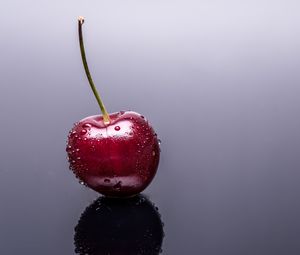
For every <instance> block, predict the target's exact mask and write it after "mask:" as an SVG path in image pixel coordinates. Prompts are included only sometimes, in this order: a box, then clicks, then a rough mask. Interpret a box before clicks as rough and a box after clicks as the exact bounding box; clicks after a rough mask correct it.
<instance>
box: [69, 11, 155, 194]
mask: <svg viewBox="0 0 300 255" xmlns="http://www.w3.org/2000/svg"><path fill="white" fill-rule="evenodd" d="M83 23H84V19H83V18H82V17H79V19H78V32H79V43H80V50H81V56H82V61H83V65H84V69H85V72H86V75H87V78H88V81H89V84H90V86H91V88H92V90H93V92H94V95H95V97H96V99H97V102H98V104H99V106H100V109H101V112H102V115H95V116H89V117H87V118H84V119H82V120H80V121H79V122H78V123H75V124H74V127H73V128H72V130H71V131H70V132H69V136H68V143H67V149H66V150H67V153H68V158H69V163H70V169H72V170H73V172H74V174H75V175H76V177H77V178H79V180H80V181H81V182H82V183H83V184H85V185H86V186H88V187H90V188H91V189H93V190H95V191H97V192H99V193H101V194H103V195H106V196H111V197H128V196H133V195H136V194H138V193H140V192H141V191H143V190H144V189H145V188H146V187H147V186H148V185H149V184H150V182H151V181H152V179H153V178H154V176H155V174H156V171H157V167H158V164H159V154H160V149H159V140H158V138H157V135H156V133H155V132H154V130H153V128H152V127H151V125H150V124H149V122H148V121H147V119H146V118H145V117H144V116H142V115H140V114H138V113H136V112H133V111H120V112H117V113H112V114H108V113H107V111H106V109H105V106H104V104H103V102H102V100H101V98H100V96H99V94H98V92H97V90H96V87H95V85H94V83H93V80H92V78H91V75H90V72H89V68H88V65H87V61H86V57H85V50H84V44H83V37H82V24H83Z"/></svg>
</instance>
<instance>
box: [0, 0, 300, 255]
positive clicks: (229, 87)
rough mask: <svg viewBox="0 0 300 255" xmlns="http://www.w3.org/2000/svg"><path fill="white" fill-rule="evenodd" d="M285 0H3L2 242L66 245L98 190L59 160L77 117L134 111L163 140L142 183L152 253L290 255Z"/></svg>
mask: <svg viewBox="0 0 300 255" xmlns="http://www.w3.org/2000/svg"><path fill="white" fill-rule="evenodd" d="M299 8H300V3H299V1H296V0H295V1H292V0H285V1H283V0H281V1H276V0H273V1H271V0H259V1H258V0H254V1H253V0H251V1H250V0H245V1H237V0H236V1H232V0H229V1H221V0H206V1H199V0H197V1H196V0H175V1H170V0H152V1H144V0H139V1H137V0H128V1H127V0H110V1H94V0H93V1H77V0H76V1H74V0H73V1H62V0H59V1H58V0H52V1H42V0H40V1H33V0H24V1H16V0H10V1H2V2H1V22H0V46H1V47H0V56H1V59H0V86H1V87H0V88H1V90H0V116H1V119H0V123H1V132H0V146H1V147H0V148H1V149H0V201H1V207H0V253H1V254H9V255H10V254H44V255H47V254H63V255H68V254H74V245H73V237H74V226H75V225H76V224H77V221H78V219H79V217H80V215H81V213H82V212H83V211H84V209H85V207H86V206H88V205H89V204H90V203H91V202H92V201H93V200H94V199H95V198H97V197H98V195H97V194H96V193H94V192H93V191H90V190H88V189H87V188H85V187H83V186H81V185H79V184H78V182H77V180H76V179H75V178H74V177H73V174H72V173H71V172H70V171H68V164H67V160H66V153H65V142H66V137H67V133H68V130H69V129H70V128H71V127H72V124H73V123H74V122H76V121H78V120H79V119H82V118H84V117H86V116H89V115H93V114H98V112H99V110H98V108H97V104H96V101H95V99H94V98H93V95H92V92H91V91H90V89H89V87H88V83H87V81H86V77H85V74H84V70H83V67H82V64H81V59H80V54H79V46H78V41H77V19H76V18H77V16H79V15H83V16H85V18H86V23H85V26H84V36H85V45H86V50H87V57H88V61H89V64H90V68H91V72H92V74H93V77H94V80H95V83H96V85H97V87H98V88H99V90H100V91H101V94H102V97H103V98H104V102H105V104H106V107H107V108H108V110H109V111H110V112H114V111H118V110H121V109H123V110H127V109H130V110H135V111H137V112H140V113H142V114H143V115H145V116H146V117H147V118H148V119H149V120H150V122H151V123H152V124H153V126H154V128H155V129H156V131H157V133H158V134H159V136H160V138H161V140H162V154H161V155H162V158H161V163H160V167H159V171H158V174H157V176H156V178H155V180H154V181H153V183H152V185H151V186H150V187H149V188H148V189H147V190H146V191H145V192H144V194H146V195H148V196H149V198H150V200H151V201H152V202H154V203H155V204H156V205H157V206H158V208H159V211H160V213H161V215H162V220H163V222H164V224H165V225H164V232H165V238H164V242H163V247H162V248H163V254H167V255H177V254H178V255H179V254H205V255H219V254H225V255H227V254H228V255H232V254H244V255H247V254H249V255H253V254H255V255H266V254H270V255H275V254H281V255H294V254H295V255H296V254H297V255H298V254H299V253H300V241H299V236H300V219H299V215H300V185H299V181H300V118H299V113H300V100H299V95H300V71H299V68H300V33H299V31H300V16H299Z"/></svg>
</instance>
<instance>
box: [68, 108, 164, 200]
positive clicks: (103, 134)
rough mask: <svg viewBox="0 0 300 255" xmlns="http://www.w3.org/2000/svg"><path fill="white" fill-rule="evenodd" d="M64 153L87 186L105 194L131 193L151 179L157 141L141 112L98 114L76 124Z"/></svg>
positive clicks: (135, 192) (138, 190) (157, 157)
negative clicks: (105, 118)
mask: <svg viewBox="0 0 300 255" xmlns="http://www.w3.org/2000/svg"><path fill="white" fill-rule="evenodd" d="M67 152H68V156H69V161H70V167H71V169H72V170H73V172H74V173H75V175H76V176H77V177H78V178H79V179H80V180H81V181H83V182H84V183H85V184H86V185H87V186H88V187H90V188H92V189H93V190H96V191H98V192H100V193H101V194H104V195H107V196H118V197H120V196H132V195H135V194H138V193H140V192H141V191H143V190H144V189H145V188H146V187H147V186H148V185H149V183H150V182H151V181H152V179H153V177H154V175H155V173H156V170H157V167H158V163H159V144H158V139H157V136H156V134H155V132H154V130H153V128H152V127H151V126H150V125H149V123H148V122H147V120H145V119H144V118H143V117H142V116H141V115H140V114H138V113H136V112H124V113H113V114H110V124H108V125H105V124H104V123H103V117H102V116H100V115H96V116H90V117H87V118H85V119H83V120H81V121H79V122H78V123H77V124H75V126H74V128H73V129H72V130H71V131H70V134H69V139H68V145H67Z"/></svg>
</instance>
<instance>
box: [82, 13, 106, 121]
mask: <svg viewBox="0 0 300 255" xmlns="http://www.w3.org/2000/svg"><path fill="white" fill-rule="evenodd" d="M83 23H84V18H83V17H81V16H80V17H79V18H78V34H79V45H80V52H81V58H82V63H83V66H84V70H85V73H86V76H87V78H88V81H89V84H90V86H91V89H92V91H93V93H94V95H95V97H96V100H97V102H98V104H99V106H100V109H101V112H102V115H103V122H104V124H109V123H110V118H109V115H108V113H107V111H106V109H105V106H104V104H103V102H102V100H101V98H100V95H99V93H98V91H97V89H96V87H95V84H94V82H93V79H92V76H91V74H90V70H89V67H88V64H87V61H86V56H85V50H84V44H83V36H82V25H83Z"/></svg>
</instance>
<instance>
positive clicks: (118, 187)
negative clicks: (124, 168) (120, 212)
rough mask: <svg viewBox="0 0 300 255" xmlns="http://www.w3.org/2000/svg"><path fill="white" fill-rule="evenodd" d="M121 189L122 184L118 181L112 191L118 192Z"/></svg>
mask: <svg viewBox="0 0 300 255" xmlns="http://www.w3.org/2000/svg"><path fill="white" fill-rule="evenodd" d="M121 187H122V182H121V181H118V183H117V184H115V185H114V189H117V190H120V189H121Z"/></svg>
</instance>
